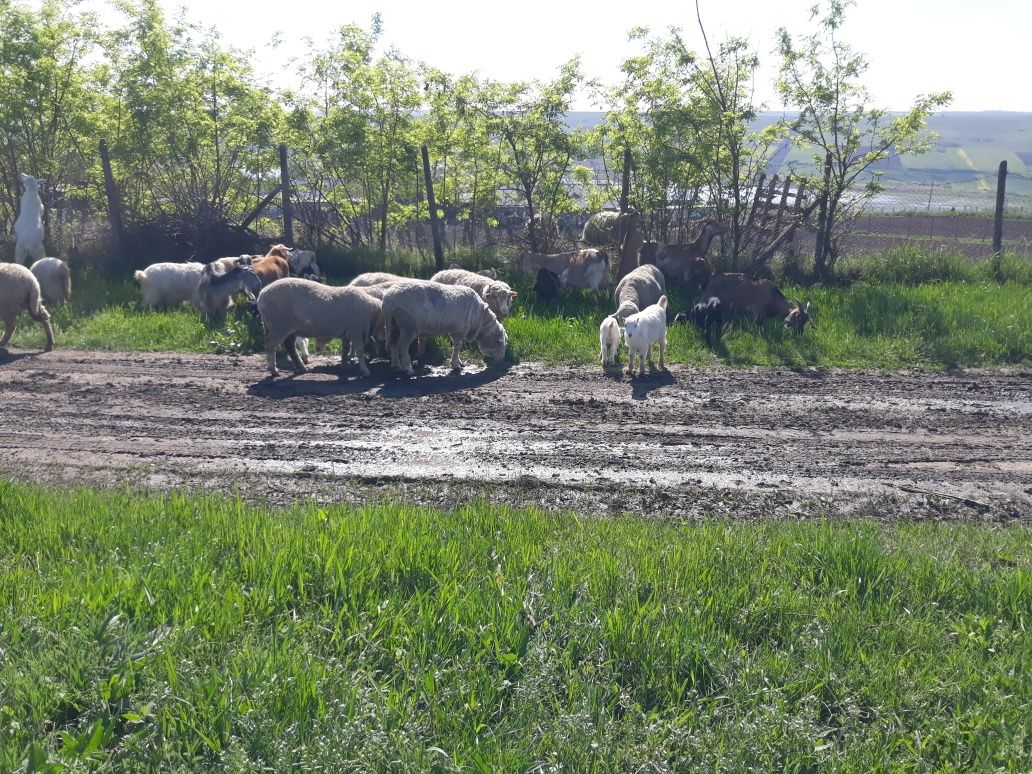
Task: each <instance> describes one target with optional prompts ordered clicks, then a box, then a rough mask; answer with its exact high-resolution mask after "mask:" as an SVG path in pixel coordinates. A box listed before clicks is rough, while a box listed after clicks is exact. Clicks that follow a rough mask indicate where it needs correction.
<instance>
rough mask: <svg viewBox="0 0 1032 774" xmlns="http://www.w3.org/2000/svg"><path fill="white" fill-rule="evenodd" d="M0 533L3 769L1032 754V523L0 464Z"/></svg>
mask: <svg viewBox="0 0 1032 774" xmlns="http://www.w3.org/2000/svg"><path fill="white" fill-rule="evenodd" d="M890 515H891V514H890ZM0 545H2V546H3V547H4V548H5V550H4V551H3V552H0V595H2V597H3V599H5V600H6V603H5V604H4V605H3V606H2V607H0V652H3V654H4V658H3V659H2V660H0V729H3V732H2V733H0V768H2V769H3V770H5V771H15V770H18V769H20V768H25V767H27V768H32V769H35V770H57V768H58V767H60V766H68V767H70V768H72V769H95V768H99V769H111V770H122V769H134V770H151V769H157V768H161V769H211V768H219V769H222V768H225V769H230V770H259V769H261V770H277V771H283V770H309V769H320V770H336V771H339V770H350V769H354V768H372V769H380V768H383V769H387V768H398V769H411V770H421V771H424V770H449V771H450V770H467V769H475V770H496V771H526V770H531V769H534V768H545V767H557V768H558V767H563V768H567V769H570V770H574V771H586V770H601V771H613V770H642V769H649V770H666V769H684V770H713V769H728V770H735V771H747V770H764V771H770V770H779V771H781V770H792V771H798V770H817V769H820V770H825V769H835V770H849V771H875V770H898V769H904V768H913V769H921V770H925V769H928V770H939V769H949V768H953V767H955V768H958V769H963V770H969V771H970V770H994V769H1008V768H1013V769H1016V770H1025V769H1028V768H1029V767H1030V766H1032V758H1030V749H1029V745H1028V741H1029V740H1028V723H1027V706H1028V704H1029V702H1030V701H1032V694H1030V690H1032V686H1030V683H1029V681H1028V680H1027V679H1026V678H1025V674H1026V665H1027V664H1028V663H1029V661H1030V660H1032V644H1030V642H1032V641H1030V639H1029V637H1028V636H1027V635H1026V629H1027V625H1028V620H1027V618H1028V611H1029V610H1030V609H1032V582H1030V578H1032V574H1030V573H1032V543H1030V533H1029V532H1028V530H1025V529H1022V528H1020V527H1012V528H1002V529H1001V528H999V527H992V528H990V527H985V526H977V525H967V526H956V525H936V524H906V523H903V524H900V525H898V526H879V525H877V524H873V523H863V524H849V523H839V524H834V523H809V524H791V523H771V524H760V525H754V526H750V525H734V524H728V523H712V524H704V525H701V526H687V525H679V524H676V523H671V522H668V521H664V520H662V519H650V520H642V519H640V518H628V517H623V518H621V517H612V518H607V519H604V520H598V519H585V518H578V517H576V516H573V515H561V516H555V515H549V514H545V513H542V512H540V511H534V510H527V511H518V512H514V511H510V510H508V509H504V508H502V509H500V508H494V507H491V506H489V505H486V504H482V505H475V506H470V507H467V508H465V509H463V510H461V511H459V512H456V513H441V512H436V511H427V510H422V509H414V508H405V507H399V506H390V505H386V506H378V507H366V508H357V509H356V508H350V507H346V506H329V507H320V506H316V505H310V506H298V507H294V508H290V509H286V510H277V511H267V510H265V509H259V508H252V507H248V506H246V505H244V504H243V503H241V502H239V501H233V500H229V499H218V498H200V497H187V496H183V495H179V494H169V495H151V496H140V495H136V494H133V493H130V492H122V493H98V492H90V491H83V490H77V491H72V492H67V493H45V492H43V491H41V490H39V489H36V488H31V487H24V486H20V485H14V484H10V483H0Z"/></svg>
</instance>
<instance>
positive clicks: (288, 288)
mask: <svg viewBox="0 0 1032 774" xmlns="http://www.w3.org/2000/svg"><path fill="white" fill-rule="evenodd" d="M380 309H381V304H380V301H379V299H376V298H373V297H372V296H371V295H369V294H368V293H364V292H363V291H362V290H360V289H359V288H352V287H347V286H345V287H335V286H333V285H323V284H322V283H320V282H314V281H312V280H306V279H301V278H298V277H288V278H287V279H283V280H280V281H279V282H275V283H273V284H271V285H269V286H268V287H266V288H263V289H262V291H261V293H260V294H259V295H258V313H259V314H261V316H262V327H263V328H264V329H265V357H266V361H267V365H268V368H269V374H270V375H271V376H278V375H279V371H278V370H277V368H276V348H277V347H278V346H279V345H280V344H284V345H285V346H286V349H287V355H288V356H289V357H290V360H291V362H292V363H293V365H294V371H295V373H304V372H305V371H306V370H307V368H306V367H305V365H304V363H302V362H301V357H300V355H299V354H298V351H297V337H299V336H301V337H303V338H308V337H312V338H314V339H316V340H317V341H320V340H325V341H329V340H331V339H336V338H339V339H340V340H341V364H342V365H348V364H349V362H350V356H349V354H348V353H349V352H350V347H349V343H350V346H351V347H354V349H355V354H356V356H357V357H358V369H359V370H360V371H361V372H362V374H363V376H368V375H369V367H368V366H367V365H366V358H365V342H366V340H367V339H368V338H369V336H370V334H371V333H372V332H373V328H374V327H375V326H376V321H377V320H378V319H379V317H380Z"/></svg>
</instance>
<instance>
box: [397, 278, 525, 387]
mask: <svg viewBox="0 0 1032 774" xmlns="http://www.w3.org/2000/svg"><path fill="white" fill-rule="evenodd" d="M383 313H384V315H385V316H386V317H387V319H388V320H389V328H390V343H391V365H392V366H394V367H395V368H398V369H400V370H403V371H405V373H407V374H408V375H409V376H413V375H415V371H414V370H413V369H412V358H411V355H410V353H409V347H410V345H411V344H412V342H413V341H414V340H415V339H416V338H418V337H419V336H450V337H451V339H452V356H451V365H452V368H454V369H456V370H458V369H461V368H462V361H461V360H459V350H460V349H462V344H463V342H465V341H475V342H476V343H477V346H478V347H479V348H480V351H481V353H482V354H484V355H485V356H487V357H491V358H495V359H497V360H501V359H502V358H503V357H505V349H506V347H507V346H508V345H509V338H508V336H507V335H506V333H505V328H503V327H502V324H501V323H500V322H498V318H497V317H495V315H494V312H492V311H491V309H490V307H488V305H487V303H486V302H485V301H484V300H483V299H482V298H481V297H480V296H479V295H477V292H476V291H475V290H473V289H472V288H467V287H465V286H463V285H442V284H440V283H438V282H424V281H418V280H417V281H409V282H403V283H397V284H395V285H393V286H391V287H390V288H389V289H388V290H387V292H385V293H384V295H383Z"/></svg>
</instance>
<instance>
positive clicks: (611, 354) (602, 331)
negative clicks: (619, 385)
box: [598, 314, 623, 367]
mask: <svg viewBox="0 0 1032 774" xmlns="http://www.w3.org/2000/svg"><path fill="white" fill-rule="evenodd" d="M622 333H623V331H621V330H620V323H619V322H618V321H617V319H616V315H612V314H611V315H609V317H607V318H606V319H604V320H603V321H602V324H601V325H600V326H598V343H599V349H600V350H601V352H600V353H599V358H598V359H599V361H600V362H601V363H602V366H603V367H605V366H607V365H613V364H614V363H616V358H617V355H618V354H619V353H620V336H621V334H622Z"/></svg>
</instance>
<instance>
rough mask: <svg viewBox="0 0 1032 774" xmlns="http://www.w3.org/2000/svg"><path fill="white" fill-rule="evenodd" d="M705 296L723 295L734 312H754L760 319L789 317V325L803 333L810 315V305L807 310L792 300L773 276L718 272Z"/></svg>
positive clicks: (722, 302) (731, 311)
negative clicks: (772, 278)
mask: <svg viewBox="0 0 1032 774" xmlns="http://www.w3.org/2000/svg"><path fill="white" fill-rule="evenodd" d="M702 297H703V298H710V297H716V298H719V299H720V303H721V305H722V306H723V308H724V309H726V310H727V311H728V312H729V313H730V314H748V315H752V316H753V317H754V318H755V319H756V320H757V321H759V320H762V319H765V318H768V317H780V318H782V319H783V320H785V325H786V327H789V328H791V329H792V330H794V331H795V332H796V333H802V331H803V326H804V325H805V324H806V321H807V320H809V319H810V315H809V311H808V309H809V307H807V310H804V309H801V308H800V307H799V305H798V303H797V304H792V303H791V302H790V301H789V300H788V299H787V298H785V296H784V294H783V293H782V292H781V291H780V290H778V289H777V288H776V287H775V286H774V284H773V283H771V282H770V280H765V279H753V278H752V277H747V276H745V275H744V274H717V275H715V276H713V277H710V280H709V282H708V283H706V289H705V290H704V291H703V293H702ZM789 320H791V321H792V322H791V323H790V322H789ZM800 321H801V322H800ZM810 324H811V325H812V324H813V323H812V322H811V323H810Z"/></svg>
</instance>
